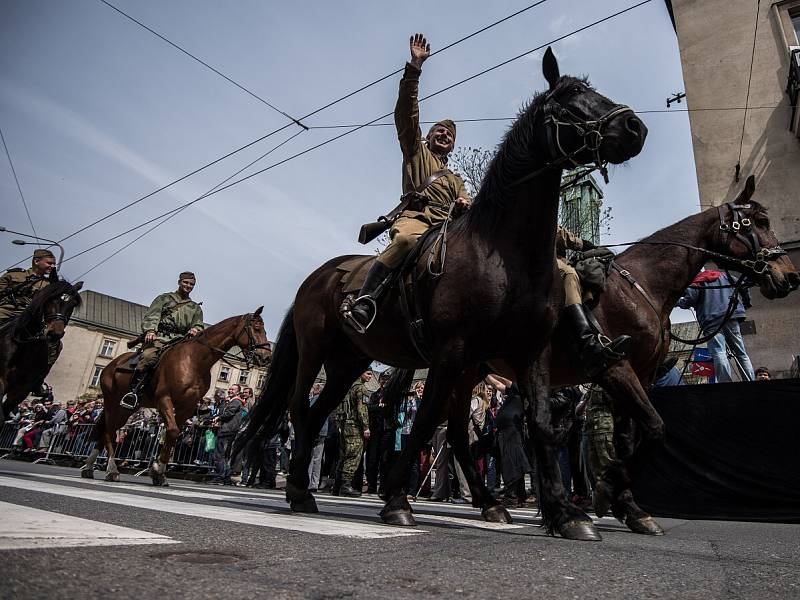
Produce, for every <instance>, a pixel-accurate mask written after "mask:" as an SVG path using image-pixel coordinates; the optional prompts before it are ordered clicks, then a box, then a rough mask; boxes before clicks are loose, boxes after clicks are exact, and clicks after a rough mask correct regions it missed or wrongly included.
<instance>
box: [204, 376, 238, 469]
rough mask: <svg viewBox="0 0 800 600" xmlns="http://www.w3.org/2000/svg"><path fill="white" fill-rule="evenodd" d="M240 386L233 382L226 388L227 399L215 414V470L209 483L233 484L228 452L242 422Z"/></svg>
mask: <svg viewBox="0 0 800 600" xmlns="http://www.w3.org/2000/svg"><path fill="white" fill-rule="evenodd" d="M240 393H241V388H240V387H239V385H238V384H236V383H234V384H232V385H231V387H229V388H228V401H227V402H226V403H225V405H224V406H223V407H222V408H221V409H220V412H219V413H218V414H217V418H216V421H217V422H218V424H219V429H218V431H217V446H216V448H214V467H215V469H216V471H217V473H216V476H215V477H214V479H212V480H211V483H214V484H217V485H219V484H222V485H233V481H232V480H231V465H230V462H229V456H228V455H229V454H230V448H231V444H232V443H233V440H234V439H235V438H236V434H237V433H238V432H239V426H240V425H241V424H242V406H243V405H242V399H241V398H240V397H239V394H240Z"/></svg>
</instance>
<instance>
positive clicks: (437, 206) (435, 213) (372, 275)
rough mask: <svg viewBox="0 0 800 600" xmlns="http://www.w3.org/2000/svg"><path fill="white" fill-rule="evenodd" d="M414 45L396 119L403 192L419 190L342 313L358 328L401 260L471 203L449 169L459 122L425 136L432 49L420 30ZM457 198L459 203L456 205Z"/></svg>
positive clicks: (365, 324)
mask: <svg viewBox="0 0 800 600" xmlns="http://www.w3.org/2000/svg"><path fill="white" fill-rule="evenodd" d="M410 46H411V61H410V62H408V63H406V68H405V73H404V74H403V78H402V79H401V80H400V91H399V94H398V97H397V104H396V106H395V109H394V122H395V126H396V128H397V137H398V139H399V141H400V149H401V150H402V152H403V194H408V193H415V192H421V193H420V194H418V195H417V201H416V202H415V203H414V204H413V205H409V206H408V207H407V208H406V210H404V211H403V212H401V213H400V215H399V217H398V218H397V220H396V221H395V222H394V223H393V224H392V228H391V230H390V232H389V236H390V238H391V242H390V243H389V245H388V246H387V247H386V248H385V249H384V251H383V252H382V253H381V255H380V256H378V259H377V260H376V261H375V263H374V264H373V265H372V268H371V269H370V271H369V273H368V274H367V277H366V280H365V281H364V285H363V287H362V288H361V292H360V293H359V295H358V298H357V299H356V303H355V304H354V305H353V306H352V307H350V310H349V311H348V310H345V311H344V315H345V317H346V318H347V319H348V320H349V321H350V322H351V324H352V325H353V326H354V328H355V329H356V330H357V331H359V332H363V331H364V330H365V329H366V328H367V327H368V326H369V324H370V323H371V321H372V319H373V317H374V311H375V309H376V305H375V302H377V300H378V299H379V298H380V296H381V294H382V292H383V291H384V289H383V288H384V287H385V285H384V282H385V281H386V280H387V279H388V277H389V276H390V275H391V274H392V271H393V270H394V269H395V268H397V267H399V266H400V265H401V264H402V263H403V259H405V257H406V256H407V255H408V253H409V252H411V250H412V249H413V248H414V246H415V244H416V243H417V240H418V239H419V237H420V236H421V235H422V234H423V233H425V231H427V230H428V228H430V227H431V226H433V225H437V224H439V223H442V222H443V221H445V220H446V219H447V218H448V216H450V214H451V208H452V209H454V208H457V207H458V208H460V209H461V210H463V209H466V208H469V205H470V203H471V202H472V200H471V199H470V197H469V194H468V193H467V190H466V188H465V187H464V181H463V180H462V179H461V177H459V176H458V175H456V174H455V173H453V172H452V171H450V170H449V169H448V168H447V157H448V155H449V154H450V152H451V151H452V150H453V146H454V144H455V141H456V124H455V123H454V122H453V121H451V120H450V119H445V120H443V121H439V122H438V123H436V124H435V125H434V126H433V127H431V129H430V131H428V135H427V136H426V137H424V138H423V137H422V131H421V130H420V128H419V105H418V104H417V95H418V89H419V76H420V74H421V73H422V63H424V62H425V60H426V59H427V58H428V56H430V52H431V47H430V44H428V43H427V42H426V40H425V37H424V36H422V34H419V33H418V34H416V35H414V36H413V37H412V38H411V41H410ZM454 202H455V203H456V204H457V207H453V206H452V205H453V203H454ZM353 321H355V323H353Z"/></svg>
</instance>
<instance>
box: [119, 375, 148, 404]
mask: <svg viewBox="0 0 800 600" xmlns="http://www.w3.org/2000/svg"><path fill="white" fill-rule="evenodd" d="M146 375H147V371H146V370H145V369H136V370H135V371H134V372H133V375H131V382H130V387H129V390H128V393H127V394H125V395H124V396H123V397H122V399H121V400H120V401H119V405H120V406H121V407H122V408H125V409H128V410H136V406H137V405H138V404H139V388H141V387H142V383H143V382H144V378H145V376H146Z"/></svg>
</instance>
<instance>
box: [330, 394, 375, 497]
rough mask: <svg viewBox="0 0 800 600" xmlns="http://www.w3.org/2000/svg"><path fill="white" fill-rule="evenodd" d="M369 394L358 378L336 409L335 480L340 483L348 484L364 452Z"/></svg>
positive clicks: (367, 424) (367, 425) (367, 427)
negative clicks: (337, 448) (337, 457)
mask: <svg viewBox="0 0 800 600" xmlns="http://www.w3.org/2000/svg"><path fill="white" fill-rule="evenodd" d="M369 396H370V392H369V390H368V389H367V384H366V383H364V382H363V381H361V380H360V379H359V380H358V381H357V382H356V383H355V384H354V385H353V387H351V388H350V391H349V392H347V396H345V397H344V400H342V403H341V404H340V405H339V408H337V409H336V422H337V424H338V427H339V467H338V471H339V472H338V475H337V480H338V481H339V482H341V483H342V484H349V483H350V482H351V481H352V479H353V475H355V472H356V469H358V465H359V463H360V462H361V456H362V455H363V453H364V431H365V430H367V429H369V413H368V411H367V401H368V400H369ZM357 491H360V490H357Z"/></svg>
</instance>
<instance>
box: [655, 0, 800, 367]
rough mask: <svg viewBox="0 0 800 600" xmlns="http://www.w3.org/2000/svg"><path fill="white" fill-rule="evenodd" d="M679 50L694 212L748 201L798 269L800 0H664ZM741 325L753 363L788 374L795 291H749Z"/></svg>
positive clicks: (797, 349)
mask: <svg viewBox="0 0 800 600" xmlns="http://www.w3.org/2000/svg"><path fill="white" fill-rule="evenodd" d="M667 6H668V8H669V9H670V10H671V15H672V17H673V19H674V25H675V31H676V33H677V37H678V44H679V46H680V55H681V64H682V68H683V78H684V83H685V86H686V87H685V92H686V99H687V104H688V107H689V111H690V112H689V121H690V124H691V130H692V144H693V148H694V158H695V165H696V169H697V184H698V188H699V193H700V205H701V208H706V207H708V206H718V205H720V204H723V203H725V202H729V201H731V200H733V199H735V198H736V196H737V195H738V194H739V192H740V191H741V189H742V187H743V186H744V181H745V179H746V178H747V177H748V176H749V175H751V174H752V175H754V176H755V178H756V193H755V195H754V197H753V198H754V200H757V201H759V202H760V203H762V204H764V205H766V206H767V207H768V209H769V215H770V220H771V223H772V228H773V229H774V230H775V233H776V234H777V236H778V239H779V240H780V241H781V245H782V246H783V248H784V249H785V250H787V251H788V253H789V257H790V259H791V260H792V262H793V263H794V264H795V266H798V265H800V110H798V108H797V103H798V90H800V0H781V1H778V2H775V1H772V2H771V1H768V0H763V1H761V2H756V1H755V0H671V1H670V0H667ZM752 297H753V308H752V309H750V310H748V321H746V322H745V323H744V327H743V333H744V334H745V338H744V340H745V344H746V346H747V350H748V353H749V354H750V357H751V359H752V362H753V366H754V367H759V366H765V367H767V368H769V370H770V371H771V372H772V373H773V375H774V376H778V377H788V376H790V373H791V365H792V364H793V363H796V362H797V359H796V357H797V355H798V354H800V340H798V338H797V334H796V332H797V331H798V330H800V292H795V293H793V294H791V295H790V296H789V297H788V298H784V299H780V300H773V301H767V300H766V299H765V298H763V297H762V296H761V295H760V294H759V293H758V292H756V291H755V290H754V293H753V294H752Z"/></svg>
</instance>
